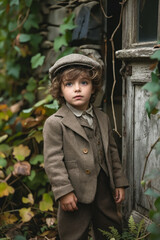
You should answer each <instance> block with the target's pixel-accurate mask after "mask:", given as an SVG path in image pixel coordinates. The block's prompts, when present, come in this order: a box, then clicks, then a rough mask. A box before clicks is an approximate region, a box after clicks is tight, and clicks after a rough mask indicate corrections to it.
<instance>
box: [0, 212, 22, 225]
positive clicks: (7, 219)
mask: <svg viewBox="0 0 160 240" xmlns="http://www.w3.org/2000/svg"><path fill="white" fill-rule="evenodd" d="M0 221H1V222H2V223H3V224H5V225H7V224H13V223H15V222H17V221H18V218H17V217H16V216H15V215H14V214H11V213H9V212H4V214H3V215H1V216H0Z"/></svg>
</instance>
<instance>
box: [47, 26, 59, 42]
mask: <svg viewBox="0 0 160 240" xmlns="http://www.w3.org/2000/svg"><path fill="white" fill-rule="evenodd" d="M47 29H48V37H47V39H48V40H49V41H54V39H55V38H56V37H58V35H59V34H60V32H59V27H53V26H49V27H48V28H47Z"/></svg>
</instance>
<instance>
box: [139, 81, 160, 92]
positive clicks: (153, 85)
mask: <svg viewBox="0 0 160 240" xmlns="http://www.w3.org/2000/svg"><path fill="white" fill-rule="evenodd" d="M142 89H144V90H147V91H148V92H152V93H157V92H158V91H160V86H159V83H157V82H154V81H153V82H149V83H146V84H145V85H144V86H143V88H142Z"/></svg>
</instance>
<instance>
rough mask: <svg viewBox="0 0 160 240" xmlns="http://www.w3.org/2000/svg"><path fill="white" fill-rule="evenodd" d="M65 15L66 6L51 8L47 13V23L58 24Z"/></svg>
mask: <svg viewBox="0 0 160 240" xmlns="http://www.w3.org/2000/svg"><path fill="white" fill-rule="evenodd" d="M66 16H67V8H66V7H61V8H57V9H54V10H51V11H50V13H49V15H48V23H49V24H51V25H56V26H59V25H61V24H62V23H63V19H64V18H65V17H66Z"/></svg>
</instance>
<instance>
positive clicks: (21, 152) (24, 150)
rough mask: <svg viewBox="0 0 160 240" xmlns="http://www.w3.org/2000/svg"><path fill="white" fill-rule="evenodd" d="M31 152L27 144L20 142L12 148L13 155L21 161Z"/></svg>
mask: <svg viewBox="0 0 160 240" xmlns="http://www.w3.org/2000/svg"><path fill="white" fill-rule="evenodd" d="M30 153H31V150H30V149H29V147H28V146H24V145H22V144H20V145H19V146H18V147H14V148H13V155H14V156H15V158H16V159H17V160H18V161H23V160H24V159H25V158H26V157H28V156H29V155H30Z"/></svg>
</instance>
